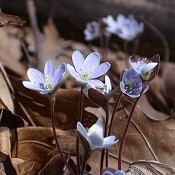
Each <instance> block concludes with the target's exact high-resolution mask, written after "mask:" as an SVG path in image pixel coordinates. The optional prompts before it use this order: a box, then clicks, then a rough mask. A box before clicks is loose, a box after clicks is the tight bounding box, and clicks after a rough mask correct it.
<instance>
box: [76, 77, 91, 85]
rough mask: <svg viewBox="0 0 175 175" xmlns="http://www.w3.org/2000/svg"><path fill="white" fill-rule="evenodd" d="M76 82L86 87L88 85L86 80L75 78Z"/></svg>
mask: <svg viewBox="0 0 175 175" xmlns="http://www.w3.org/2000/svg"><path fill="white" fill-rule="evenodd" d="M76 81H78V82H79V83H81V84H84V85H86V84H87V83H89V81H88V80H83V79H81V78H80V77H78V78H76Z"/></svg>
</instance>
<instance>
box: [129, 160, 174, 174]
mask: <svg viewBox="0 0 175 175" xmlns="http://www.w3.org/2000/svg"><path fill="white" fill-rule="evenodd" d="M126 174H127V175H136V174H137V175H148V174H149V175H155V174H156V175H162V174H165V175H173V174H175V167H173V166H171V165H167V164H161V163H160V162H157V161H146V160H141V161H137V162H134V163H132V164H131V165H130V167H129V169H128V170H127V173H126Z"/></svg>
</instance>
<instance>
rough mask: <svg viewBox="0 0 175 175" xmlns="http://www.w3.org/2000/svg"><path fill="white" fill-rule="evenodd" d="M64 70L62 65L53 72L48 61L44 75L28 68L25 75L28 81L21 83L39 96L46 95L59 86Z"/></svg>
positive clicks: (53, 67)
mask: <svg viewBox="0 0 175 175" xmlns="http://www.w3.org/2000/svg"><path fill="white" fill-rule="evenodd" d="M65 70H66V65H65V64H64V63H63V64H61V65H60V66H59V67H58V69H56V70H55V65H54V63H53V62H52V61H51V60H48V61H47V62H46V64H45V67H44V74H43V73H42V72H40V71H39V70H37V69H34V68H29V69H28V71H27V75H28V78H29V80H30V81H23V82H22V83H23V85H24V86H25V87H26V88H28V89H31V90H35V91H38V92H40V94H48V93H51V92H53V91H54V89H55V88H56V87H57V86H58V85H60V83H61V81H62V79H63V76H64V73H65Z"/></svg>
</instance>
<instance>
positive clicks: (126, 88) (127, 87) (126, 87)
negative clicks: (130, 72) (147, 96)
mask: <svg viewBox="0 0 175 175" xmlns="http://www.w3.org/2000/svg"><path fill="white" fill-rule="evenodd" d="M124 88H125V92H129V91H131V89H132V87H131V85H130V84H125V87H124Z"/></svg>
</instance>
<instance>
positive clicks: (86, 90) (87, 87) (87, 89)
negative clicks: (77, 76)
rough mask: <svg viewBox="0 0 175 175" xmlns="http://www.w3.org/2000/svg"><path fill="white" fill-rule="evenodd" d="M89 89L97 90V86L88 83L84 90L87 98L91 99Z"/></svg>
mask: <svg viewBox="0 0 175 175" xmlns="http://www.w3.org/2000/svg"><path fill="white" fill-rule="evenodd" d="M89 89H95V86H94V85H93V84H91V83H88V84H86V86H85V87H84V88H83V94H84V95H85V96H86V97H89V96H88V91H89Z"/></svg>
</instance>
